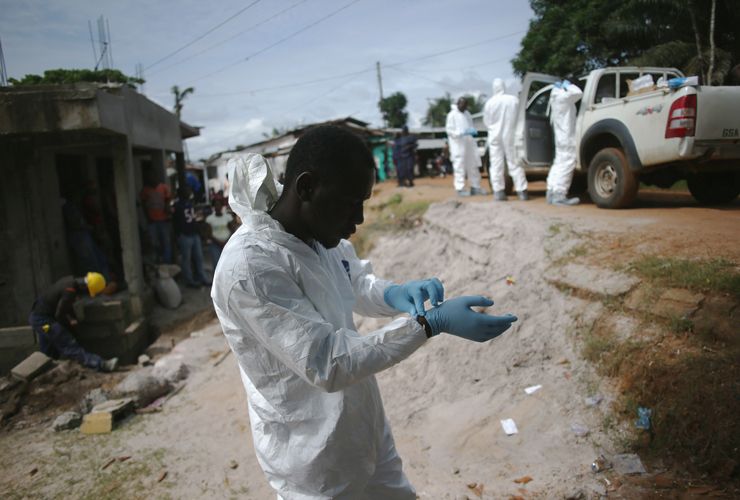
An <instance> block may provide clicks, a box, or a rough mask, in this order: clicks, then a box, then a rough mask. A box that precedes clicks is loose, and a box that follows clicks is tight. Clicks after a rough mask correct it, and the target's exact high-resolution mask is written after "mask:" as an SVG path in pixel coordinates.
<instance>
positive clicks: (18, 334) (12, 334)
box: [0, 326, 36, 349]
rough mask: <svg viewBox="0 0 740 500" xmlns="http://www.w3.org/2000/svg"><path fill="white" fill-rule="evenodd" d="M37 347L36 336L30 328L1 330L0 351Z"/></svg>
mask: <svg viewBox="0 0 740 500" xmlns="http://www.w3.org/2000/svg"><path fill="white" fill-rule="evenodd" d="M33 345H36V335H34V333H33V329H32V328H31V327H30V326H12V327H10V328H0V349H12V348H15V347H26V346H33Z"/></svg>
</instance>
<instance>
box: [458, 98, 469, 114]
mask: <svg viewBox="0 0 740 500" xmlns="http://www.w3.org/2000/svg"><path fill="white" fill-rule="evenodd" d="M457 109H459V110H460V112H461V113H462V112H463V111H465V110H466V109H468V101H466V100H465V99H464V98H462V97H461V98H460V99H458V100H457Z"/></svg>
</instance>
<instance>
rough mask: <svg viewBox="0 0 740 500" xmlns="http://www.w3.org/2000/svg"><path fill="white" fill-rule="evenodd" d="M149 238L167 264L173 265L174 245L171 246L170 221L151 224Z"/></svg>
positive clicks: (158, 221) (157, 221)
mask: <svg viewBox="0 0 740 500" xmlns="http://www.w3.org/2000/svg"><path fill="white" fill-rule="evenodd" d="M148 229H149V238H150V239H151V241H152V245H154V247H155V248H156V249H157V252H158V253H159V257H160V258H161V259H162V262H164V263H165V264H172V245H171V244H170V232H171V231H170V221H168V220H156V221H152V222H150V223H149V227H148Z"/></svg>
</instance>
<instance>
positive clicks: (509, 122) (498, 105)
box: [483, 78, 529, 201]
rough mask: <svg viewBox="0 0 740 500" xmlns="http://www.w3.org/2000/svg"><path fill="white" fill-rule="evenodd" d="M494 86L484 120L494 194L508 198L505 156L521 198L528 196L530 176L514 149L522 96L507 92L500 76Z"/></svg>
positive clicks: (502, 199)
mask: <svg viewBox="0 0 740 500" xmlns="http://www.w3.org/2000/svg"><path fill="white" fill-rule="evenodd" d="M492 87H493V95H492V96H491V98H490V99H488V101H487V102H486V105H485V106H484V107H483V123H485V124H486V127H488V154H489V158H490V162H491V167H490V169H489V175H490V178H491V187H492V188H493V198H494V199H495V200H496V201H506V181H505V179H504V159H505V162H506V163H505V164H506V167H507V168H508V170H509V175H510V176H511V178H512V180H513V181H514V189H515V190H516V192H517V195H518V196H519V199H520V200H528V199H529V195H528V194H527V176H526V175H525V174H524V169H523V168H522V167H521V165H520V164H519V163H518V162H517V161H516V154H515V151H514V128H515V126H516V110H517V108H518V106H519V99H517V98H516V97H514V96H513V95H509V94H506V88H505V87H504V82H503V80H501V79H500V78H495V79H494V80H493V85H492Z"/></svg>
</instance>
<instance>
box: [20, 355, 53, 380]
mask: <svg viewBox="0 0 740 500" xmlns="http://www.w3.org/2000/svg"><path fill="white" fill-rule="evenodd" d="M51 363H52V360H51V358H50V357H49V356H47V355H46V354H44V353H42V352H39V351H36V352H34V353H32V354H31V355H30V356H28V357H27V358H26V359H25V360H23V361H22V362H21V363H20V364H18V365H16V366H15V368H13V369H12V370H11V371H10V374H11V375H13V377H15V378H17V379H18V380H24V381H26V382H27V381H29V380H33V379H34V378H35V377H36V376H37V375H39V374H41V373H42V372H43V371H44V370H46V369H47V368H48V367H49V366H50V365H51Z"/></svg>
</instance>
